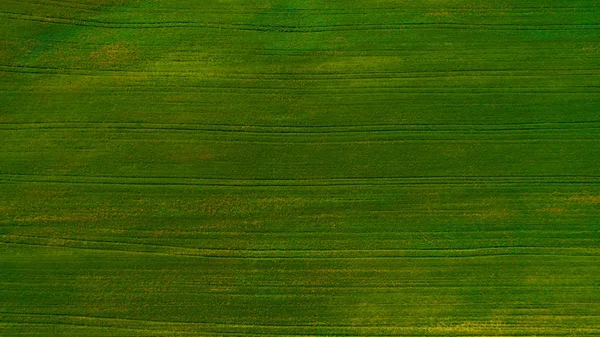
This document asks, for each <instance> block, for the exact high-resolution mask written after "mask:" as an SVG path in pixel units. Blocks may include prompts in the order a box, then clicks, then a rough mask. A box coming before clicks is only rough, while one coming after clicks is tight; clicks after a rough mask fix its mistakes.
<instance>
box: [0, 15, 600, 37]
mask: <svg viewBox="0 0 600 337" xmlns="http://www.w3.org/2000/svg"><path fill="white" fill-rule="evenodd" d="M0 16H1V17H5V18H8V19H13V20H23V21H34V22H41V23H47V24H60V25H69V26H83V27H96V28H111V29H157V28H205V29H219V30H238V31H257V32H275V33H323V32H335V31H374V30H403V29H411V30H415V29H427V30H439V29H451V30H473V29H477V30H513V31H565V30H598V29H600V25H598V24H547V25H530V26H526V25H517V24H463V23H453V22H448V23H401V24H388V25H381V24H373V25H368V24H361V25H338V26H335V25H332V26H313V27H305V28H301V27H293V26H283V25H282V26H252V25H245V24H218V23H199V22H186V21H165V22H109V21H101V20H91V19H86V20H83V19H79V20H76V19H69V18H61V17H50V16H37V15H30V14H26V13H15V12H7V11H3V12H0ZM327 27H331V28H327ZM559 27H563V28H559Z"/></svg>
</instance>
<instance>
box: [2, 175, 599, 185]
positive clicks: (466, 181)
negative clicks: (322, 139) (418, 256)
mask: <svg viewBox="0 0 600 337" xmlns="http://www.w3.org/2000/svg"><path fill="white" fill-rule="evenodd" d="M0 181H2V182H4V183H62V184H98V185H140V186H143V185H148V186H217V187H218V186H224V187H227V186H230V187H282V186H301V187H319V186H323V187H329V186H419V185H423V186H425V185H482V184H483V185H492V186H493V185H523V184H529V185H569V184H585V185H597V184H600V177H595V176H590V177H584V176H573V177H565V176H556V177H534V176H522V177H502V178H498V177H485V178H484V177H480V178H475V177H444V178H439V177H437V178H431V177H421V178H413V177H396V178H384V177H382V178H376V177H370V178H369V177H365V178H359V177H356V178H323V179H303V178H299V179H294V178H289V179H235V178H214V177H213V178H181V177H164V178H153V177H144V178H136V177H110V176H103V177H102V176H68V175H24V174H11V173H0Z"/></svg>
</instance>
